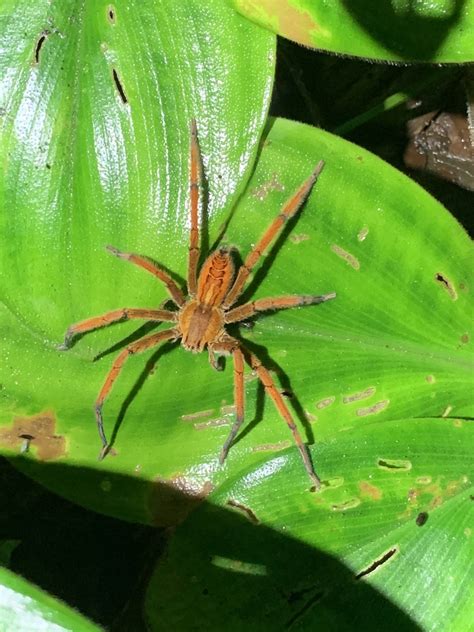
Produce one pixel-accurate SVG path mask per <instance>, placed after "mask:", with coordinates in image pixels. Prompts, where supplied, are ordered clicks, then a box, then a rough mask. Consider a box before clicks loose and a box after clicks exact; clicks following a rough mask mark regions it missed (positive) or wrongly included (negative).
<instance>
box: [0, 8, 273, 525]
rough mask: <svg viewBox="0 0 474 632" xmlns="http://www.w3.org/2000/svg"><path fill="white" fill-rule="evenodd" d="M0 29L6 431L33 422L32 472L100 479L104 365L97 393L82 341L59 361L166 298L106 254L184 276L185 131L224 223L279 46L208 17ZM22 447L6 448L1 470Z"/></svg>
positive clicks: (254, 30) (40, 17) (113, 17)
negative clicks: (118, 316)
mask: <svg viewBox="0 0 474 632" xmlns="http://www.w3.org/2000/svg"><path fill="white" fill-rule="evenodd" d="M0 21H1V22H0V34H1V41H0V50H2V55H1V61H0V78H1V79H0V112H1V141H0V148H1V149H0V151H1V155H2V157H1V162H2V176H1V180H0V208H1V225H0V226H1V228H0V230H1V243H2V249H1V254H0V257H1V279H2V281H1V298H2V308H1V309H2V316H1V329H2V345H3V344H4V345H5V346H3V347H2V367H1V371H2V379H3V378H5V379H4V381H3V387H4V388H3V390H2V392H1V396H2V407H1V410H2V413H1V416H2V417H1V419H2V423H3V424H6V425H7V426H8V425H10V424H11V423H12V421H13V418H14V416H15V415H17V414H19V415H20V416H31V415H36V414H38V413H40V417H39V419H40V421H39V427H38V426H36V425H35V426H34V428H33V429H32V428H31V424H30V423H29V422H27V425H28V428H27V429H24V430H23V431H21V430H20V432H19V434H26V435H27V436H33V435H34V436H35V441H36V446H35V445H34V443H35V441H34V442H33V444H32V446H31V450H32V454H37V455H38V457H39V458H40V459H50V458H58V457H60V456H61V455H62V456H64V454H65V453H66V452H67V454H68V457H67V458H68V460H70V461H72V462H79V463H80V462H81V461H82V459H84V458H85V459H86V460H87V462H92V463H94V464H95V465H96V455H97V447H98V446H97V437H96V436H95V431H94V430H93V425H94V422H93V418H92V417H91V410H92V408H91V405H92V402H93V400H94V398H95V395H92V393H93V392H94V391H96V390H97V385H98V382H97V379H98V380H99V382H100V381H101V380H102V377H103V375H104V373H105V372H106V370H105V365H106V364H108V361H109V359H110V358H106V359H105V361H103V362H101V363H99V364H100V366H99V365H97V368H98V369H99V371H98V373H97V375H96V378H94V377H93V373H94V365H91V363H90V360H91V358H92V357H93V356H94V355H95V352H94V351H93V347H94V344H95V343H94V342H93V340H92V339H90V341H89V343H88V341H87V340H84V341H83V343H82V344H81V345H78V346H77V347H76V348H75V349H74V351H73V352H71V354H70V355H69V357H67V356H64V355H61V354H59V353H58V352H57V344H58V342H60V341H61V338H62V337H63V335H64V331H65V328H66V327H67V326H68V325H69V324H70V323H72V322H73V321H77V320H78V319H82V318H84V317H87V316H88V315H89V314H93V313H95V312H103V311H106V310H108V309H110V308H111V306H112V305H126V304H129V305H138V306H139V305H147V304H148V305H150V306H151V307H153V306H156V305H157V304H159V303H160V302H162V301H163V299H164V298H165V292H164V291H163V288H162V287H161V286H159V285H158V284H157V283H156V282H155V281H154V280H153V279H152V278H151V277H147V275H145V274H143V273H142V272H141V271H139V270H137V269H130V267H128V266H127V265H125V266H124V265H121V262H120V261H118V260H116V259H114V258H112V257H111V256H110V255H109V254H107V253H106V252H105V249H104V247H105V246H106V245H107V244H109V243H112V244H113V245H115V246H117V247H119V248H122V249H124V250H126V249H129V250H138V251H139V252H143V253H146V254H149V255H151V256H154V257H155V258H156V259H158V260H159V261H160V263H161V264H163V265H169V266H170V267H172V268H173V270H174V272H175V273H176V274H177V275H178V277H179V275H183V273H184V271H185V269H186V262H185V256H186V243H187V239H188V236H187V231H188V146H189V124H190V120H191V118H192V117H193V116H194V117H196V119H197V122H198V126H199V138H200V142H201V146H202V151H203V156H204V163H205V167H206V171H207V172H208V173H209V177H208V179H207V183H208V187H207V202H208V204H207V209H208V217H209V219H210V220H211V219H213V218H214V217H215V216H216V215H217V216H222V213H223V212H224V209H227V211H228V210H229V208H230V207H231V206H232V204H233V202H234V200H235V199H236V197H237V196H238V195H239V193H240V190H241V189H242V188H243V186H244V184H245V181H246V178H248V175H249V169H250V168H251V166H252V163H253V160H254V157H255V153H256V151H257V146H258V141H259V137H260V134H261V132H262V126H263V124H264V121H265V117H266V112H267V108H268V102H269V98H270V92H271V87H272V82H273V71H274V47H275V37H274V36H273V35H271V34H270V33H268V32H265V31H263V30H262V29H260V28H259V27H257V26H255V25H252V24H250V23H249V22H248V21H247V20H245V19H244V18H242V17H241V16H239V15H238V14H236V13H235V12H234V11H233V10H232V9H231V8H229V7H228V6H227V5H225V4H224V3H222V2H220V1H219V0H216V1H214V2H213V1H210V2H206V3H205V4H204V3H201V2H200V1H197V0H196V1H191V2H186V3H176V2H174V0H161V1H159V2H141V1H140V2H129V1H128V0H127V1H126V2H125V1H123V2H122V1H118V2H115V3H109V2H94V3H90V2H86V3H83V4H81V5H80V6H78V5H77V4H76V3H74V2H72V1H71V2H68V1H66V2H62V3H56V4H54V5H51V3H50V2H49V1H46V0H44V1H43V0H42V1H40V2H35V3H33V4H32V3H30V2H16V1H13V0H7V2H6V3H3V4H2V10H1V15H0ZM211 174H212V175H211ZM117 264H118V265H117ZM127 268H128V269H127ZM125 331H126V328H125V329H122V331H120V328H119V330H118V331H116V332H103V333H102V336H103V335H104V334H105V338H104V337H102V338H101V337H100V336H101V334H99V337H98V338H96V339H95V341H96V342H98V341H99V340H101V342H99V344H102V348H104V347H107V346H109V344H110V343H112V342H113V341H115V340H117V335H119V337H121V336H123V335H124V332H125ZM109 334H111V335H110V336H109ZM91 343H92V346H91ZM25 353H26V355H25ZM48 358H49V359H50V360H52V359H53V358H54V360H53V364H51V365H49V364H48V363H49V360H48ZM137 366H138V365H137ZM81 367H83V368H82V369H81ZM86 367H87V369H86ZM84 369H86V370H85V371H84ZM90 369H92V373H91V372H90ZM136 376H137V374H136V373H135V378H136ZM87 385H88V386H87ZM89 387H90V390H89ZM84 388H85V390H86V391H87V392H85V391H84ZM125 388H126V387H125ZM169 395H170V396H172V397H174V395H173V394H172V393H171V392H170V393H169ZM91 396H92V399H91ZM51 411H52V412H51ZM50 412H51V414H50ZM43 413H46V416H44V415H43ZM141 417H142V413H139V416H138V418H137V419H140V418H141ZM51 419H52V420H53V421H52V422H51ZM42 420H43V421H42ZM44 420H46V421H44ZM109 420H110V421H111V418H109ZM91 422H92V423H91ZM51 423H52V426H51ZM56 423H57V427H56ZM139 425H140V424H139ZM72 427H75V428H76V431H77V435H76V434H75V432H73V433H72V434H70V430H71V429H72ZM91 431H92V432H91ZM66 434H67V438H66ZM39 435H41V436H39ZM57 435H58V436H60V437H64V439H63V438H59V439H57V440H56V439H52V440H51V441H50V438H51V437H54V436H57ZM73 435H75V436H73ZM25 441H28V439H24V438H23V437H20V438H18V433H16V434H15V431H14V433H13V435H9V434H8V431H7V436H6V437H4V444H5V445H7V446H8V445H10V447H13V452H14V453H18V449H19V446H23V448H21V447H20V449H25V445H23V444H24V442H25ZM38 442H39V443H40V444H41V443H43V444H48V447H46V448H45V449H46V451H45V452H43V451H42V449H41V446H40V445H39V444H38ZM26 447H27V446H26ZM43 447H44V446H43ZM154 463H156V461H154ZM129 465H130V464H129ZM135 465H137V464H136V463H135ZM106 469H107V466H106ZM127 470H128V468H127ZM70 491H72V490H71V489H70ZM73 495H74V496H75V494H73ZM127 512H128V510H125V513H127ZM119 513H123V512H119ZM142 518H143V515H142Z"/></svg>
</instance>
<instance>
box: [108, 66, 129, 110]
mask: <svg viewBox="0 0 474 632" xmlns="http://www.w3.org/2000/svg"><path fill="white" fill-rule="evenodd" d="M112 75H113V78H114V81H115V87H116V88H117V91H118V93H119V95H120V98H121V99H122V103H128V99H127V95H126V94H125V90H124V89H123V86H122V84H121V82H120V79H119V76H118V74H117V71H116V70H115V68H112Z"/></svg>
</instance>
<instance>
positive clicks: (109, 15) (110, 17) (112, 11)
mask: <svg viewBox="0 0 474 632" xmlns="http://www.w3.org/2000/svg"><path fill="white" fill-rule="evenodd" d="M107 18H108V20H109V22H110V23H111V24H115V21H116V18H115V7H114V6H113V5H112V4H109V6H108V8H107Z"/></svg>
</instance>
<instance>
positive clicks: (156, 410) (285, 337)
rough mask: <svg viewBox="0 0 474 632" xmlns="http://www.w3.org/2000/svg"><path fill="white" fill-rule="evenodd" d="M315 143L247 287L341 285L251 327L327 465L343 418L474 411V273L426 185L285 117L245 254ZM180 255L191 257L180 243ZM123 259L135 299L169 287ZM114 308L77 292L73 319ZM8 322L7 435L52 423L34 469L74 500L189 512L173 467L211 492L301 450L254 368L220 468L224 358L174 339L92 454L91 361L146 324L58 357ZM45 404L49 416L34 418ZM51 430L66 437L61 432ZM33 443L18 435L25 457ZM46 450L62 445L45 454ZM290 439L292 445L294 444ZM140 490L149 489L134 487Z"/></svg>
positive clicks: (91, 339) (171, 514)
mask: <svg viewBox="0 0 474 632" xmlns="http://www.w3.org/2000/svg"><path fill="white" fill-rule="evenodd" d="M322 157H323V158H324V159H325V160H326V167H325V170H324V171H323V173H322V175H321V177H320V180H319V181H318V183H317V186H316V188H315V190H314V192H313V194H312V195H311V197H310V199H309V201H308V203H307V204H306V206H305V209H304V211H303V213H302V214H301V216H300V217H299V219H298V221H297V223H296V225H295V224H293V225H290V226H289V227H288V231H287V234H285V239H282V240H280V242H279V244H277V246H278V247H277V249H276V250H274V251H273V255H272V256H270V257H267V258H266V260H265V262H264V263H263V266H262V267H261V268H260V271H257V273H256V281H257V282H256V283H255V282H253V283H252V284H251V285H250V287H249V291H248V292H246V294H247V296H250V295H252V296H255V297H257V296H262V297H263V296H275V295H281V294H288V293H295V292H299V293H302V294H311V293H318V294H319V293H323V292H330V291H336V292H337V298H336V299H335V300H333V301H331V302H329V303H325V304H323V305H318V306H311V307H305V308H301V309H293V310H288V311H285V312H280V313H275V314H271V315H268V316H266V317H261V318H260V319H258V320H257V321H256V322H255V325H254V326H253V327H252V328H250V329H248V328H242V329H241V335H242V336H243V338H244V339H246V340H248V341H249V344H250V345H253V346H254V348H255V349H256V350H257V352H258V353H259V354H260V356H261V357H262V359H263V360H264V361H266V362H268V364H269V366H270V368H272V369H273V370H275V378H276V380H277V383H280V384H281V386H282V388H283V389H284V390H285V391H286V393H287V395H288V397H289V399H288V402H289V405H290V407H291V408H292V409H293V410H294V412H295V415H296V418H297V419H298V422H299V424H300V427H301V428H302V432H303V433H304V435H305V436H306V437H307V439H308V440H309V441H311V440H312V439H315V440H316V444H315V447H314V449H313V459H314V461H315V464H316V468H317V470H318V472H319V474H320V475H321V477H322V478H323V479H326V478H327V477H328V476H329V472H328V471H327V465H326V463H325V460H324V456H323V448H322V445H323V444H321V441H328V440H331V441H336V442H337V441H339V440H341V441H342V439H343V437H344V435H345V433H346V432H347V431H349V430H350V431H355V430H361V431H362V430H363V429H364V428H366V427H367V426H370V427H372V426H373V425H374V424H379V423H382V422H383V421H387V420H396V419H407V418H414V417H428V416H431V417H433V416H435V417H444V418H447V419H449V418H459V417H462V416H469V415H472V409H471V406H472V401H471V397H470V389H471V387H472V370H471V369H472V355H471V347H472V343H471V340H472V333H471V332H470V327H471V322H470V314H471V309H472V298H471V292H472V281H471V279H470V278H469V276H470V267H469V259H470V256H471V245H470V242H469V239H468V238H467V236H466V235H465V233H464V232H463V231H462V229H461V228H460V227H459V225H458V224H457V223H456V222H455V221H454V220H453V218H452V217H451V216H450V215H449V214H448V213H447V212H446V211H445V210H444V209H443V208H442V207H441V206H440V205H439V204H438V203H436V202H435V200H434V199H433V198H431V197H430V196H429V195H427V194H426V193H425V192H424V191H423V190H422V189H421V188H419V187H418V186H417V185H415V184H414V183H413V182H411V181H410V180H409V179H407V178H406V177H405V176H403V175H401V174H400V173H399V172H397V171H396V170H394V169H393V168H391V167H389V166H388V165H386V164H385V163H383V162H382V161H381V160H380V159H377V158H376V157H374V156H373V155H371V154H369V153H367V152H365V151H363V150H361V149H360V148H358V147H356V146H354V145H351V144H350V143H348V142H346V141H343V140H341V139H340V138H337V137H335V136H332V135H330V134H327V133H325V132H322V131H321V130H316V129H313V128H310V127H307V126H304V125H300V124H296V123H291V122H289V121H285V120H276V121H275V122H274V124H273V126H272V127H271V129H270V130H269V131H268V134H267V136H266V138H265V142H264V145H263V149H262V152H261V155H260V158H259V161H258V165H257V169H256V171H255V173H254V174H253V176H252V180H251V182H250V183H249V186H248V189H247V192H246V194H245V196H244V197H243V198H242V199H241V201H240V202H239V204H238V205H237V207H236V208H235V210H234V212H233V214H232V216H231V218H230V222H229V224H228V226H227V229H226V231H225V238H224V242H225V243H230V244H233V245H235V246H236V247H238V249H239V251H240V252H241V253H242V254H245V253H247V252H248V251H249V249H250V247H251V245H252V244H253V243H255V241H256V239H257V238H258V236H259V235H260V234H261V233H262V231H263V229H264V228H265V227H266V226H267V225H268V223H269V221H270V220H271V219H272V218H273V217H274V216H275V213H276V212H277V209H278V208H279V207H280V206H281V204H282V203H283V202H284V201H285V199H287V198H288V196H289V194H290V193H291V192H292V191H293V190H294V189H295V188H296V186H297V185H298V184H299V183H300V182H302V180H303V179H304V178H305V177H307V175H308V173H309V172H310V171H311V169H312V167H313V166H314V164H315V163H316V162H317V161H318V160H319V159H320V158H322ZM225 219H229V213H228V212H227V211H225V210H223V211H222V212H221V213H220V214H218V215H217V216H216V217H214V218H213V220H212V221H211V222H210V226H209V228H210V232H211V234H212V235H215V234H216V232H217V228H218V227H219V226H220V224H221V222H222V221H223V220H225ZM137 221H139V219H137ZM183 250H184V248H183ZM104 257H105V255H104V256H103V257H102V259H104ZM176 261H177V262H178V263H177V266H181V267H180V269H182V266H183V259H182V255H181V254H180V253H177V255H176ZM88 263H89V266H93V267H94V269H97V270H98V271H99V270H101V267H102V265H103V261H101V260H100V256H99V255H97V256H92V255H90V257H89V259H88ZM113 263H114V264H115V268H117V267H118V270H115V269H114V271H113V273H111V274H112V276H111V278H112V280H114V281H115V280H117V279H118V280H120V283H121V293H120V297H121V298H123V296H122V292H123V295H124V296H125V298H124V299H123V302H124V303H125V304H127V303H128V304H129V305H130V304H133V303H132V302H131V300H130V297H133V295H134V292H135V291H138V290H139V291H140V292H142V291H143V288H150V291H154V292H155V293H156V299H155V301H156V302H155V304H158V303H159V302H160V301H161V300H163V298H164V297H165V294H164V291H163V290H162V289H161V287H160V286H159V285H158V284H157V283H155V284H150V285H148V284H147V283H148V279H147V278H146V275H145V273H143V274H141V275H140V274H139V273H140V272H141V271H137V272H135V271H134V270H133V269H130V266H129V267H128V269H127V266H125V263H124V262H120V261H118V262H116V261H114V262H113ZM120 264H121V265H120ZM113 268H114V267H113V266H112V267H111V268H110V269H111V270H112V269H113ZM83 273H84V274H85V273H86V271H85V270H84V271H83ZM76 274H78V275H80V274H81V270H79V269H78V270H77V272H76ZM127 281H128V284H130V282H131V283H132V285H131V286H130V285H128V287H127ZM152 281H153V279H152ZM142 284H143V287H142ZM244 298H245V297H244ZM120 304H123V303H122V301H121V302H120V303H118V301H117V298H116V293H115V286H114V285H113V284H112V285H111V286H110V288H108V287H107V286H104V288H103V296H102V303H101V308H100V307H99V306H97V305H96V304H95V303H94V301H93V300H92V298H91V299H87V300H86V298H85V297H84V296H83V297H82V308H81V315H84V316H85V315H87V314H91V313H92V314H94V312H95V313H100V312H101V311H105V310H106V309H107V308H110V307H118V305H120ZM141 304H142V305H147V302H145V301H144V302H142V303H141ZM148 304H149V303H148ZM68 307H69V303H66V307H65V309H64V312H63V316H62V318H63V321H64V323H63V328H65V327H66V326H67V324H68V322H69V312H68V309H67V308H68ZM3 318H4V320H3V322H4V330H5V331H6V334H7V337H6V341H5V345H6V355H7V357H9V359H10V363H11V366H12V367H13V377H12V378H10V379H8V376H7V377H6V378H5V382H4V383H5V389H4V393H5V394H6V397H5V408H4V411H5V412H4V424H5V429H3V430H2V437H3V443H4V444H5V443H6V438H8V437H10V438H11V437H12V432H16V437H18V434H25V432H28V427H29V425H30V424H31V425H32V426H33V428H34V429H35V433H36V434H38V430H37V428H38V426H40V427H41V428H46V430H45V431H44V435H45V437H43V438H40V437H38V438H37V440H36V444H35V442H32V443H31V446H30V453H29V454H30V458H28V459H27V460H25V469H27V471H29V472H30V474H31V475H33V476H35V475H37V476H40V477H41V480H43V481H44V482H46V483H47V484H48V486H50V487H52V488H53V489H55V490H57V491H58V492H60V493H62V494H64V495H66V496H68V497H71V498H73V499H75V500H76V501H77V502H81V503H84V504H85V505H87V506H91V507H94V508H97V509H99V510H101V511H105V512H111V513H114V514H115V515H118V516H122V517H125V518H129V519H133V520H144V521H155V522H156V523H159V524H162V523H168V522H173V521H175V520H176V519H177V514H178V513H179V512H178V511H176V512H175V510H174V506H173V502H172V501H170V499H169V498H168V497H167V496H166V494H165V495H163V486H162V485H161V483H162V482H163V481H170V482H172V483H173V485H174V486H175V487H177V488H178V490H181V491H182V492H189V493H193V494H198V495H203V494H204V495H205V494H207V493H209V491H210V490H211V489H212V488H215V487H216V486H219V485H220V484H221V483H223V482H224V481H226V480H237V479H239V477H240V476H241V474H243V473H244V472H246V471H248V469H249V468H251V467H252V466H253V465H255V466H257V465H258V464H259V463H261V462H264V461H266V460H267V458H268V456H269V454H270V455H271V454H274V453H277V452H278V451H280V450H284V449H287V448H288V447H289V446H292V444H291V435H290V434H289V432H288V428H287V427H286V425H285V424H284V423H283V422H282V421H281V419H280V418H279V417H278V415H277V414H276V411H275V410H274V408H273V405H272V404H271V402H268V401H267V400H266V399H265V398H264V397H263V392H262V389H261V388H259V386H258V384H257V382H256V380H255V376H252V375H251V373H250V371H249V372H248V374H247V375H248V378H247V381H246V400H247V420H248V423H247V427H246V428H245V429H244V430H243V431H242V433H241V436H240V437H239V440H238V441H237V442H236V444H235V445H234V446H233V447H232V449H231V452H230V455H229V458H228V460H227V461H226V463H225V464H224V466H223V467H221V466H220V465H219V462H218V454H219V450H220V447H221V446H222V444H223V442H224V439H225V437H226V436H227V433H228V431H229V426H230V424H231V423H232V422H233V411H232V408H230V407H231V406H232V374H231V371H230V370H229V364H230V363H229V362H228V363H227V364H228V368H227V370H226V371H224V372H220V373H218V372H215V371H212V370H211V368H210V367H209V364H208V360H207V355H206V354H200V355H192V354H191V353H189V352H186V351H185V350H183V349H182V348H176V349H169V348H166V347H165V348H164V350H163V351H158V353H157V354H155V355H151V358H150V357H148V358H145V357H143V356H135V357H133V358H131V359H130V360H129V362H128V364H127V367H126V370H124V371H123V374H122V375H121V378H120V380H119V381H118V382H117V384H116V387H115V388H114V391H113V393H112V395H111V397H110V398H109V400H108V401H107V404H106V407H105V408H104V412H105V420H106V429H107V432H108V433H109V435H110V433H111V432H112V428H113V427H114V424H115V430H116V436H115V439H116V440H115V444H114V449H115V451H116V455H115V456H112V455H111V456H109V457H107V458H106V459H105V460H104V461H103V462H102V463H97V461H96V458H97V453H98V448H99V441H98V438H97V436H96V428H95V424H94V421H93V415H92V410H91V408H92V404H93V402H94V400H95V397H96V394H97V391H98V390H99V388H100V386H101V384H102V381H103V379H104V375H105V373H106V372H107V370H108V369H109V367H110V362H111V357H110V356H108V357H105V358H102V359H101V360H100V361H98V362H95V363H92V359H93V358H94V357H95V356H96V355H97V354H99V353H100V352H101V350H103V349H107V348H108V347H110V346H112V345H113V344H114V343H115V342H117V341H119V340H123V338H124V337H125V336H126V335H127V334H128V333H131V332H133V331H134V330H135V329H136V327H134V326H133V325H130V323H126V324H124V325H117V326H115V327H111V328H109V329H108V330H107V331H101V332H98V333H96V334H93V335H92V334H91V335H89V336H88V337H87V338H84V339H83V340H81V341H80V342H79V343H78V344H77V345H76V346H75V347H74V348H73V349H72V350H71V351H69V352H68V353H67V354H64V353H59V352H58V351H57V350H56V348H55V347H54V345H53V344H52V342H50V341H48V342H47V343H45V342H44V341H43V339H41V338H39V337H38V336H34V335H32V334H31V332H30V331H29V330H28V327H27V326H24V327H20V326H19V324H18V320H17V319H15V318H14V317H13V315H12V314H11V312H10V313H9V312H8V311H7V310H5V311H4V315H3ZM58 318H59V316H58ZM7 327H8V329H7ZM61 329H62V328H60V327H59V326H58V331H57V334H56V335H57V338H56V339H60V336H61ZM164 351H166V353H165V352H164ZM270 358H271V361H270ZM155 364H156V366H155ZM48 411H49V412H48ZM35 413H36V415H38V413H40V414H39V415H38V417H36V418H35V417H34V415H35ZM118 416H119V419H120V421H119V423H117V421H116V420H117V417H118ZM13 419H16V425H15V422H13V423H14V430H13V431H12V430H11V427H12V420H13ZM446 423H451V422H446ZM25 424H26V425H25ZM51 424H52V425H51ZM55 424H56V425H55ZM384 427H386V426H384ZM25 428H26V429H25ZM30 428H31V426H30ZM387 432H388V436H389V437H390V439H391V440H393V441H396V440H399V441H402V440H403V441H404V440H407V441H409V440H410V432H411V424H410V423H406V424H404V435H403V437H401V436H397V435H396V434H394V432H393V431H392V430H391V429H390V430H388V431H387ZM48 433H49V434H48ZM33 434H34V433H33ZM57 435H59V436H60V437H64V443H60V442H61V441H62V439H54V440H53V439H52V438H51V437H55V436H57ZM48 437H49V438H48ZM24 441H25V440H24V439H22V440H20V439H18V438H16V440H15V442H14V444H13V448H14V450H15V451H16V453H18V451H19V450H20V449H21V447H22V446H23V445H24ZM52 446H55V449H58V450H59V453H58V452H56V453H54V454H51V452H50V450H51V449H52ZM58 446H59V447H58ZM61 446H62V447H61ZM441 447H442V446H441ZM40 448H44V450H45V452H44V451H43V452H41V453H40ZM61 450H62V451H61ZM293 453H294V454H297V452H296V449H295V448H294V447H291V449H290V450H289V452H288V454H293ZM38 456H39V458H40V459H42V460H44V459H45V458H54V459H55V460H58V463H59V462H62V463H65V464H66V463H69V464H75V465H81V464H84V465H87V466H89V467H96V468H97V478H96V479H95V480H91V479H90V477H89V478H88V479H87V480H84V481H83V482H82V483H81V478H80V477H79V478H78V477H77V475H76V474H75V471H74V470H71V472H70V476H67V474H65V475H63V476H61V477H57V476H54V475H53V474H52V475H51V476H49V477H48V475H47V474H45V473H44V472H45V471H47V468H44V467H43V468H38V470H37V472H36V474H35V460H34V459H35V457H38ZM375 458H376V454H375V451H374V459H375ZM292 464H294V467H295V468H296V469H295V474H294V475H295V477H296V478H297V480H298V481H299V482H298V486H299V490H307V488H308V480H307V477H306V474H305V472H304V469H303V467H302V465H301V463H300V462H299V460H298V458H296V459H295V460H293V461H292ZM65 469H66V470H67V468H65ZM346 469H347V468H345V467H342V464H341V471H340V473H339V475H340V476H343V477H344V476H346V475H347V472H346ZM115 473H116V474H121V475H129V477H131V478H129V481H130V483H129V486H128V487H126V488H125V487H123V485H114V480H113V476H114V474H115ZM134 486H135V487H136V488H137V490H139V493H135V494H134V493H132V491H133V489H134ZM170 503H171V504H170Z"/></svg>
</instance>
